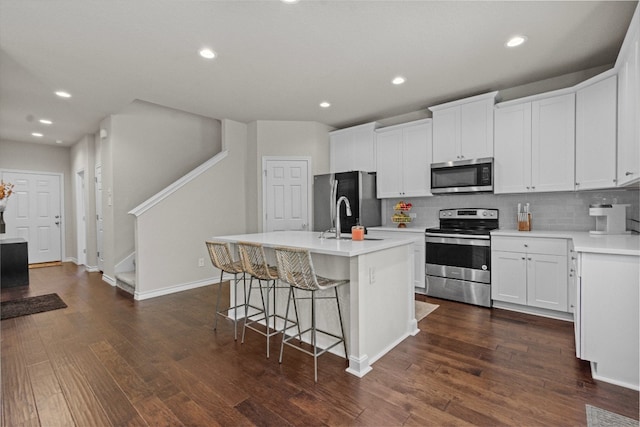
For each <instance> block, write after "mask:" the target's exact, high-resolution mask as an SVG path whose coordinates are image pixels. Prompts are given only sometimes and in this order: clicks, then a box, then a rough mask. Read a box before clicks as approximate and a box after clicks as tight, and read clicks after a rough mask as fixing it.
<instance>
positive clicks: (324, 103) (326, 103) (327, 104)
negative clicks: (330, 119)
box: [320, 101, 331, 108]
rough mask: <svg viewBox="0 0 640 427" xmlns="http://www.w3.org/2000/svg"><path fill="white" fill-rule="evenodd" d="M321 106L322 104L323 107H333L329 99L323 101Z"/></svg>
mask: <svg viewBox="0 0 640 427" xmlns="http://www.w3.org/2000/svg"><path fill="white" fill-rule="evenodd" d="M320 106H321V107H322V108H329V107H331V104H330V103H329V102H327V101H322V102H321V103H320Z"/></svg>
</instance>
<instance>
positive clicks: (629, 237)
mask: <svg viewBox="0 0 640 427" xmlns="http://www.w3.org/2000/svg"><path fill="white" fill-rule="evenodd" d="M491 235H492V236H515V237H540V238H544V237H547V238H556V239H571V240H573V246H574V249H575V251H576V252H588V253H600V254H611V255H632V256H640V235H638V234H601V235H594V234H590V233H589V232H588V231H555V230H553V231H550V230H546V231H545V230H534V231H518V230H506V229H505V230H503V229H500V230H494V231H492V232H491Z"/></svg>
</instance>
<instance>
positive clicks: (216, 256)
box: [205, 241, 247, 340]
mask: <svg viewBox="0 0 640 427" xmlns="http://www.w3.org/2000/svg"><path fill="white" fill-rule="evenodd" d="M205 244H206V245H207V249H208V250H209V256H210V257H211V263H212V264H213V265H214V266H215V267H216V268H218V269H220V281H219V282H218V298H217V299H216V316H215V318H216V320H215V322H214V324H213V329H214V330H216V329H217V328H218V316H222V317H225V318H227V319H230V320H232V321H233V339H235V340H237V339H238V309H239V308H242V309H243V311H244V312H246V310H247V297H246V288H247V285H246V277H245V274H244V270H243V269H242V263H241V262H240V261H235V260H234V259H233V254H232V252H231V245H230V244H229V243H227V242H218V241H206V242H205ZM224 273H229V274H233V281H234V283H235V291H234V302H233V306H232V307H229V308H227V309H226V310H224V311H222V312H221V311H220V295H221V294H222V276H223V275H224ZM238 274H242V284H243V288H244V292H243V298H244V301H243V302H242V304H238ZM231 310H233V313H234V314H233V317H230V316H229V311H231Z"/></svg>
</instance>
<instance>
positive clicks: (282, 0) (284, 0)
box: [280, 0, 300, 4]
mask: <svg viewBox="0 0 640 427" xmlns="http://www.w3.org/2000/svg"><path fill="white" fill-rule="evenodd" d="M280 1H281V2H282V3H287V4H294V3H298V1H300V0H280Z"/></svg>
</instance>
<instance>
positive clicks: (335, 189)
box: [329, 178, 339, 229]
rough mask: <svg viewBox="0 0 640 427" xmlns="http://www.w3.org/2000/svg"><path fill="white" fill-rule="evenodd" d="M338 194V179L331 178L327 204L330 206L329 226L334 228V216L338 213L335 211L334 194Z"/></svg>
mask: <svg viewBox="0 0 640 427" xmlns="http://www.w3.org/2000/svg"><path fill="white" fill-rule="evenodd" d="M337 194H338V180H337V179H335V178H334V179H333V185H332V186H331V200H330V202H329V206H331V228H333V229H335V228H336V216H337V215H339V213H338V212H337V211H336V196H337Z"/></svg>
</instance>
